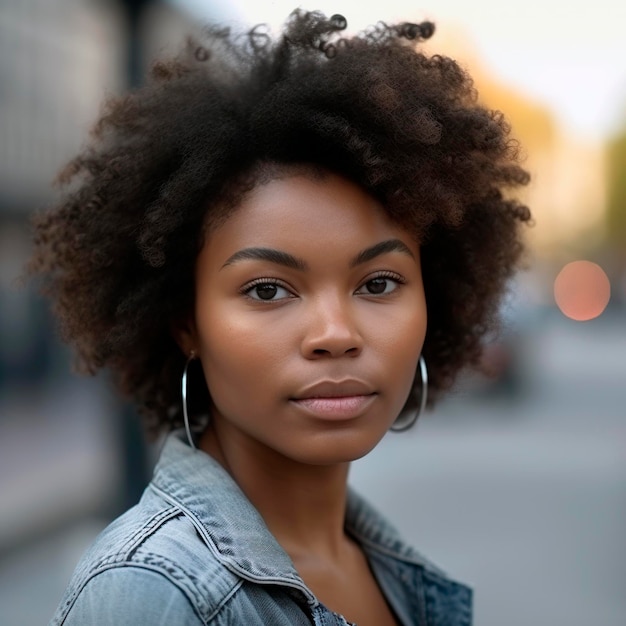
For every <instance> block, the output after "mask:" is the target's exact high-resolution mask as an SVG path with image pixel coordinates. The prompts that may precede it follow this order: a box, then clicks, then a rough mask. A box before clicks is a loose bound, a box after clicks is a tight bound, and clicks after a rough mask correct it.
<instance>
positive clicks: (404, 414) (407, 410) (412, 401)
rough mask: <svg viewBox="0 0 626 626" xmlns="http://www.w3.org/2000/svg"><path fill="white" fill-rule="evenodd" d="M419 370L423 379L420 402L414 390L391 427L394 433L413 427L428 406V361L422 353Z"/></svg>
mask: <svg viewBox="0 0 626 626" xmlns="http://www.w3.org/2000/svg"><path fill="white" fill-rule="evenodd" d="M419 370H420V377H421V379H422V392H421V394H420V397H419V402H418V400H417V398H416V397H415V395H416V394H415V392H414V391H413V390H412V391H411V395H410V396H409V399H408V400H407V403H406V404H405V405H404V409H402V411H401V412H400V415H398V417H397V418H396V421H395V422H394V423H393V424H392V426H391V428H390V429H389V430H392V431H393V432H394V433H401V432H403V431H405V430H408V429H409V428H411V427H412V426H413V425H414V424H415V422H417V418H418V417H419V416H420V415H421V414H422V413H423V412H424V409H425V408H426V400H427V399H428V371H427V370H426V361H424V357H423V356H421V355H420V360H419Z"/></svg>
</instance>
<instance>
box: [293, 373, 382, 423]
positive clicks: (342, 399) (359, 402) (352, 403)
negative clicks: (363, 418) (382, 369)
mask: <svg viewBox="0 0 626 626" xmlns="http://www.w3.org/2000/svg"><path fill="white" fill-rule="evenodd" d="M376 395H377V394H376V392H375V391H374V390H373V388H372V387H371V386H370V385H368V384H367V383H364V382H362V381H359V380H344V381H321V382H318V383H316V384H314V385H311V386H309V387H306V388H305V389H303V390H302V391H301V392H299V393H298V395H297V396H296V397H295V398H292V399H291V402H293V403H294V404H295V405H296V406H298V407H299V408H301V409H303V410H304V411H306V412H307V413H309V414H312V415H313V416H315V417H318V418H322V419H328V420H342V419H343V420H345V419H351V418H355V417H358V416H359V415H361V414H363V413H364V412H365V411H366V410H367V408H368V407H369V406H370V404H371V403H372V402H373V401H374V399H375V397H376Z"/></svg>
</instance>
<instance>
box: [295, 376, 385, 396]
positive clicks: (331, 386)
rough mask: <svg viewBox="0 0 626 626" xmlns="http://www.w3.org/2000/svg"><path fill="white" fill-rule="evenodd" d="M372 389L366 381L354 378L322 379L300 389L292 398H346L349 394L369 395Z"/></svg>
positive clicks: (372, 391)
mask: <svg viewBox="0 0 626 626" xmlns="http://www.w3.org/2000/svg"><path fill="white" fill-rule="evenodd" d="M373 393H374V389H373V388H372V387H371V386H370V385H368V384H367V383H365V382H363V381H360V380H356V379H349V380H342V381H332V380H323V381H320V382H317V383H315V384H313V385H310V386H309V387H305V388H304V389H303V390H302V391H300V392H299V393H298V394H297V395H296V396H295V397H294V400H304V399H309V398H346V397H350V396H369V395H371V394H373Z"/></svg>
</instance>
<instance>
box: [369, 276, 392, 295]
mask: <svg viewBox="0 0 626 626" xmlns="http://www.w3.org/2000/svg"><path fill="white" fill-rule="evenodd" d="M388 281H389V280H388V279H387V278H373V279H372V280H368V281H367V282H366V283H365V288H366V289H367V291H368V292H369V293H373V294H376V295H378V294H381V293H385V290H386V289H387V282H388Z"/></svg>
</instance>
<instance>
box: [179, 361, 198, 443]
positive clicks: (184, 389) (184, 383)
mask: <svg viewBox="0 0 626 626" xmlns="http://www.w3.org/2000/svg"><path fill="white" fill-rule="evenodd" d="M195 358H196V355H195V354H194V353H193V352H192V353H191V354H190V355H189V358H188V359H187V362H186V363H185V368H184V369H183V378H182V381H181V392H182V397H183V421H184V423H185V432H186V433H187V440H188V441H189V445H190V446H191V448H192V449H193V450H197V448H196V444H195V443H194V442H193V437H192V435H191V427H190V426H189V413H188V412H187V370H188V369H189V363H191V362H192V361H193V360H194V359H195Z"/></svg>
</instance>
